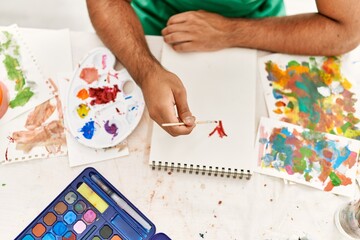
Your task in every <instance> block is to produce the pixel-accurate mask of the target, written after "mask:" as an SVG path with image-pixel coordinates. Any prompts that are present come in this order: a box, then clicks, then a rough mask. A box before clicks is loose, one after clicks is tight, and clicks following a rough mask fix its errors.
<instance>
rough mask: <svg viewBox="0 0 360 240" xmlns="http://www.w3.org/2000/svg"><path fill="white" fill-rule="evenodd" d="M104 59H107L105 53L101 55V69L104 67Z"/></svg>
mask: <svg viewBox="0 0 360 240" xmlns="http://www.w3.org/2000/svg"><path fill="white" fill-rule="evenodd" d="M106 60H107V55H106V54H104V55H102V58H101V64H102V69H105V68H106Z"/></svg>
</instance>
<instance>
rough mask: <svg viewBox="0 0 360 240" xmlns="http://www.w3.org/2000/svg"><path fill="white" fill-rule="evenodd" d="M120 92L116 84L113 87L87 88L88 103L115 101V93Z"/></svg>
mask: <svg viewBox="0 0 360 240" xmlns="http://www.w3.org/2000/svg"><path fill="white" fill-rule="evenodd" d="M118 92H120V89H119V87H118V85H114V87H113V88H112V87H103V88H100V87H98V88H89V95H90V97H91V98H94V99H93V100H91V102H90V105H92V106H93V105H95V104H106V103H109V102H110V101H113V102H115V99H116V96H117V93H118Z"/></svg>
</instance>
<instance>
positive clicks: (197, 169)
mask: <svg viewBox="0 0 360 240" xmlns="http://www.w3.org/2000/svg"><path fill="white" fill-rule="evenodd" d="M151 167H152V170H160V171H161V170H164V171H170V172H174V171H176V172H183V173H189V174H197V175H199V174H200V175H208V176H214V177H218V176H219V177H227V178H236V179H246V180H250V179H251V175H252V174H251V172H250V170H244V169H236V168H235V169H232V168H227V169H226V168H223V167H212V166H200V165H193V164H189V165H188V164H181V163H177V164H175V163H173V162H171V163H169V162H161V161H152V164H151Z"/></svg>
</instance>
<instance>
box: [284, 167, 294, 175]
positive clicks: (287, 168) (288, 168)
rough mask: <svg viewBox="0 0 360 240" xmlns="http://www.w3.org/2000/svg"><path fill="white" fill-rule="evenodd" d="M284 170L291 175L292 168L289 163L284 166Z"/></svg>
mask: <svg viewBox="0 0 360 240" xmlns="http://www.w3.org/2000/svg"><path fill="white" fill-rule="evenodd" d="M285 170H286V172H287V173H288V174H289V175H293V174H294V171H293V170H292V168H291V166H290V165H287V166H285Z"/></svg>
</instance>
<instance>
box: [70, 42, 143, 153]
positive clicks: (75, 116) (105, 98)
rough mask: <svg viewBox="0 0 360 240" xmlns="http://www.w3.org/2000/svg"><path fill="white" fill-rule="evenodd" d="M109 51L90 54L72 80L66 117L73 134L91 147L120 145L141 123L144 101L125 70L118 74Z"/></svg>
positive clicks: (97, 51) (113, 58)
mask: <svg viewBox="0 0 360 240" xmlns="http://www.w3.org/2000/svg"><path fill="white" fill-rule="evenodd" d="M115 62H116V60H115V57H114V55H113V54H112V53H111V52H110V51H109V50H108V49H106V48H98V49H95V50H93V51H92V52H90V53H89V55H88V56H86V57H85V58H84V60H82V61H81V63H80V64H79V67H78V69H76V71H75V73H74V76H73V78H72V80H71V84H70V89H69V92H68V98H67V111H66V117H67V122H68V125H69V129H70V132H71V133H72V135H73V136H74V137H75V139H77V140H78V141H79V142H80V143H82V144H84V145H86V146H88V147H92V148H97V149H100V148H107V147H112V146H115V145H117V144H119V143H120V142H121V141H123V140H125V138H126V137H127V136H128V135H129V134H131V132H132V131H133V130H134V129H135V128H136V126H137V124H138V123H139V121H140V119H141V116H142V113H143V111H144V107H145V102H144V98H143V95H142V92H141V90H140V88H139V87H138V86H137V85H136V83H135V82H134V80H133V79H132V78H131V76H130V75H129V74H128V72H127V71H126V70H121V71H116V70H114V65H115Z"/></svg>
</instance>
